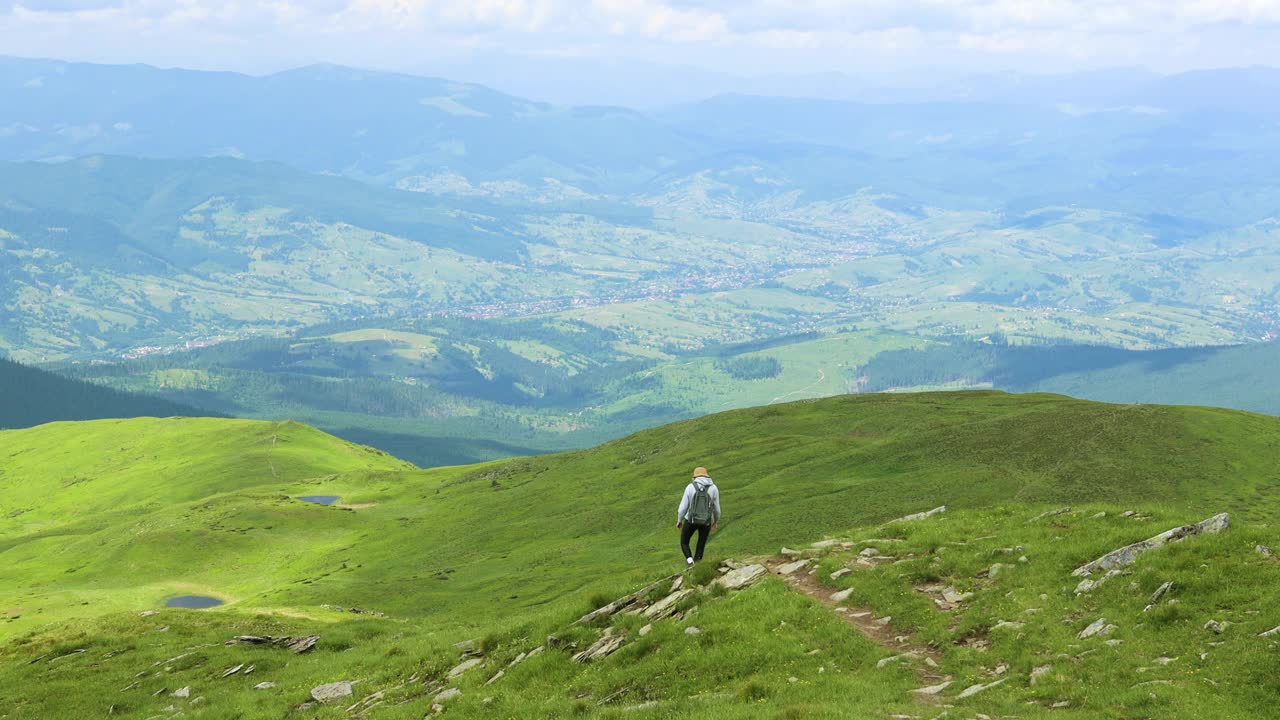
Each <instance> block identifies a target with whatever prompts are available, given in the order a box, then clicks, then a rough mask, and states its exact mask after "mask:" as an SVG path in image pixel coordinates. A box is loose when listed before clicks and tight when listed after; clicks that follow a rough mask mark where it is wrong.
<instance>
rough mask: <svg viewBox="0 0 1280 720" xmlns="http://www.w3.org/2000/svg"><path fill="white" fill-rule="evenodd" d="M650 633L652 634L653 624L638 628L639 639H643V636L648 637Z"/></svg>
mask: <svg viewBox="0 0 1280 720" xmlns="http://www.w3.org/2000/svg"><path fill="white" fill-rule="evenodd" d="M651 632H653V623H649V624H648V625H645V626H644V627H642V628H640V637H644V636H645V635H648V634H649V633H651Z"/></svg>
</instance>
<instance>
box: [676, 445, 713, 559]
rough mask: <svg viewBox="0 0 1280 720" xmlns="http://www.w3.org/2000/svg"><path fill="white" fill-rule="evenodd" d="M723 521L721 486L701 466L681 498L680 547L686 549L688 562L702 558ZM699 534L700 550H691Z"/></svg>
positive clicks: (678, 523)
mask: <svg viewBox="0 0 1280 720" xmlns="http://www.w3.org/2000/svg"><path fill="white" fill-rule="evenodd" d="M719 524H720V488H718V487H716V483H715V481H714V480H712V479H711V478H710V477H708V476H707V469H706V468H704V467H700V468H697V469H695V470H694V471H693V481H692V482H690V483H689V486H688V487H686V488H685V489H684V497H683V498H681V499H680V509H679V510H677V511H676V529H677V530H679V531H680V550H681V551H683V552H684V559H685V563H686V564H687V565H689V566H692V565H693V563H694V562H696V561H698V560H701V559H702V551H703V550H704V549H705V548H706V547H707V536H709V535H710V534H711V533H713V532H715V530H716V529H717V526H718V525H719ZM695 532H696V533H698V550H697V552H690V550H689V540H691V539H692V538H693V534H694V533H695Z"/></svg>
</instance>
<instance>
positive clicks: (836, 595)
mask: <svg viewBox="0 0 1280 720" xmlns="http://www.w3.org/2000/svg"><path fill="white" fill-rule="evenodd" d="M852 594H853V588H849V589H847V590H837V591H836V592H833V593H831V599H832V600H833V601H835V602H838V603H842V602H844V601H845V600H848V599H849V596H850V595H852Z"/></svg>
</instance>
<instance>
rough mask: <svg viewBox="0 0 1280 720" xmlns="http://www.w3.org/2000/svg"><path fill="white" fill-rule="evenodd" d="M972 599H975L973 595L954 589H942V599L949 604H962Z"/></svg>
mask: <svg viewBox="0 0 1280 720" xmlns="http://www.w3.org/2000/svg"><path fill="white" fill-rule="evenodd" d="M971 597H973V593H971V592H967V593H961V592H956V589H955V588H954V587H945V588H943V589H942V599H943V600H946V601H947V602H949V603H962V602H964V601H965V600H968V599H969V598H971Z"/></svg>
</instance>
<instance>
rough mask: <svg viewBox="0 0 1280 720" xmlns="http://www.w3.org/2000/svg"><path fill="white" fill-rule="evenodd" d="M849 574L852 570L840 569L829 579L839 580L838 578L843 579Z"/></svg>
mask: <svg viewBox="0 0 1280 720" xmlns="http://www.w3.org/2000/svg"><path fill="white" fill-rule="evenodd" d="M851 572H853V570H852V569H850V568H840V569H839V570H837V571H835V572H833V573H831V579H832V580H839V579H840V578H842V577H844V576H845V575H848V574H849V573H851Z"/></svg>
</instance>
